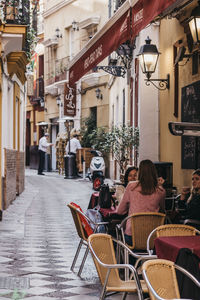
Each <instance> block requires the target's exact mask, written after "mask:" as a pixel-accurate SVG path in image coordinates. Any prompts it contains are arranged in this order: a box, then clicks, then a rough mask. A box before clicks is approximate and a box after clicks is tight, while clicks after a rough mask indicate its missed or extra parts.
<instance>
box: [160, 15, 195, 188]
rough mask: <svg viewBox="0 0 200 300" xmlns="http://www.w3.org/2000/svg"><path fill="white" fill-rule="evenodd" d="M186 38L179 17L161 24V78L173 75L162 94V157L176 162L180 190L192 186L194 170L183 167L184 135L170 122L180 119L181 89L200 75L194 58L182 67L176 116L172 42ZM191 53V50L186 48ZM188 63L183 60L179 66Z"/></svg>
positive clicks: (163, 159)
mask: <svg viewBox="0 0 200 300" xmlns="http://www.w3.org/2000/svg"><path fill="white" fill-rule="evenodd" d="M183 38H186V36H185V34H184V28H183V27H182V26H181V25H180V23H179V21H178V20H177V19H175V18H174V19H167V20H163V21H162V22H161V26H160V51H161V53H162V55H161V56H160V78H165V77H166V75H167V73H169V74H170V90H169V91H165V92H161V93H160V159H161V161H169V162H172V163H173V182H174V186H177V187H178V189H179V191H180V188H181V187H182V186H183V185H191V173H192V171H193V170H192V169H191V170H184V169H181V137H179V136H173V135H172V134H171V133H170V132H169V130H168V122H169V121H173V122H180V121H181V89H182V87H184V86H187V85H189V84H191V83H192V82H195V81H197V80H200V75H194V76H193V75H192V65H191V62H192V60H191V59H190V60H189V62H188V63H187V64H185V65H184V66H179V98H178V102H179V104H178V117H177V118H176V117H174V66H173V45H174V44H175V43H176V42H177V41H178V40H181V39H183ZM187 52H188V50H187ZM185 62H186V60H185V59H184V61H182V62H181V63H180V65H183V64H184V63H185Z"/></svg>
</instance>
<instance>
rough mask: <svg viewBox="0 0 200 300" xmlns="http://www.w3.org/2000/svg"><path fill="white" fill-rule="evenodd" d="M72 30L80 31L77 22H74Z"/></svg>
mask: <svg viewBox="0 0 200 300" xmlns="http://www.w3.org/2000/svg"><path fill="white" fill-rule="evenodd" d="M72 29H73V30H74V31H79V27H78V22H76V21H75V20H74V21H73V22H72Z"/></svg>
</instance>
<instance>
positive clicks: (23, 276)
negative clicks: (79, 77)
mask: <svg viewBox="0 0 200 300" xmlns="http://www.w3.org/2000/svg"><path fill="white" fill-rule="evenodd" d="M91 193H92V185H91V183H90V182H88V181H86V180H82V179H76V180H71V179H68V180H64V179H63V176H61V175H59V174H57V173H53V172H52V173H46V176H38V175H37V174H36V171H35V170H29V169H27V170H26V188H25V191H24V192H23V193H22V194H21V195H20V196H18V197H17V199H16V200H15V201H14V202H13V204H12V205H10V207H9V208H8V209H7V210H6V211H4V214H3V221H2V222H1V223H0V241H1V243H0V264H1V273H0V299H1V300H4V299H29V300H55V299H63V300H64V299H69V300H70V299H71V300H78V299H82V300H86V299H87V300H90V299H94V300H95V299H98V296H99V292H100V290H101V286H100V284H99V279H98V276H97V273H96V270H95V267H94V264H93V261H92V258H91V256H90V255H89V256H88V258H87V261H86V264H85V267H84V269H83V272H82V277H81V278H80V277H78V276H77V268H75V270H74V271H75V272H71V271H70V266H71V263H72V259H73V257H74V254H75V251H76V248H77V245H78V242H79V238H78V236H77V233H76V230H75V226H74V224H73V220H72V216H71V213H70V210H69V209H68V208H67V206H66V204H67V203H69V202H71V201H74V202H76V203H78V204H79V205H80V206H81V207H82V208H83V210H86V208H87V205H88V201H89V199H90V195H91ZM81 254H82V253H81ZM81 258H82V256H81V255H80V259H81ZM77 265H79V261H78V262H77ZM120 298H121V295H115V296H112V297H109V299H120ZM127 299H137V296H136V295H129V296H128V297H127Z"/></svg>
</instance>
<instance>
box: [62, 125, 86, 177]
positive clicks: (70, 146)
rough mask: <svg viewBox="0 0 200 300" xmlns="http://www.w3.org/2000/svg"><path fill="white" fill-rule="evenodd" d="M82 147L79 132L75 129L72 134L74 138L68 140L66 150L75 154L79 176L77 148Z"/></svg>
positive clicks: (70, 153)
mask: <svg viewBox="0 0 200 300" xmlns="http://www.w3.org/2000/svg"><path fill="white" fill-rule="evenodd" d="M81 148H82V147H81V144H80V141H79V139H78V133H77V132H76V131H75V132H74V133H73V134H72V138H71V139H70V141H68V142H67V146H66V148H65V152H66V154H69V155H73V156H74V157H75V172H76V176H78V170H77V166H76V151H77V149H81Z"/></svg>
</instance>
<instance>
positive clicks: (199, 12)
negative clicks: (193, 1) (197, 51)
mask: <svg viewBox="0 0 200 300" xmlns="http://www.w3.org/2000/svg"><path fill="white" fill-rule="evenodd" d="M189 27H190V31H191V35H192V38H193V41H194V43H195V44H199V43H200V0H199V1H198V6H197V7H195V8H194V9H193V10H192V13H191V17H190V19H189Z"/></svg>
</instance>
